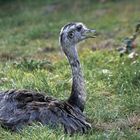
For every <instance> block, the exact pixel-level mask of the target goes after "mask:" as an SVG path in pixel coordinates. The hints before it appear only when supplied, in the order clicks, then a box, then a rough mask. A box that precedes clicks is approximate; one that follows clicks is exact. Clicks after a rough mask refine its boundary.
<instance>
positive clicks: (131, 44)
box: [117, 23, 140, 58]
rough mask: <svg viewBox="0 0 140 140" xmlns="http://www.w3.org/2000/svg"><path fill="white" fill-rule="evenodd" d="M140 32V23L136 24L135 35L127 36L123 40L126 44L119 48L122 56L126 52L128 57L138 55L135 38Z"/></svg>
mask: <svg viewBox="0 0 140 140" xmlns="http://www.w3.org/2000/svg"><path fill="white" fill-rule="evenodd" d="M139 34H140V23H138V24H137V25H136V27H135V32H134V33H133V35H132V36H130V37H125V39H124V40H123V43H124V45H125V46H124V47H120V48H117V50H118V51H119V53H120V57H122V56H123V55H124V54H128V57H130V58H131V57H132V58H133V56H135V55H137V53H136V52H135V48H136V43H135V40H136V38H137V37H138V35H139Z"/></svg>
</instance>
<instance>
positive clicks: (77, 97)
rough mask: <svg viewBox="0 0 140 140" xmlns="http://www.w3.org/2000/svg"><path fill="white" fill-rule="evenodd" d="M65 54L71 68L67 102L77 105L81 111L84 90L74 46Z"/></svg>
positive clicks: (84, 95)
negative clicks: (69, 93) (69, 90)
mask: <svg viewBox="0 0 140 140" xmlns="http://www.w3.org/2000/svg"><path fill="white" fill-rule="evenodd" d="M65 54H66V56H67V58H68V60H69V63H70V65H71V69H72V90H71V95H70V97H69V99H68V102H69V103H70V104H71V105H73V106H77V107H78V108H79V109H80V110H81V111H83V110H84V105H85V101H86V91H85V82H84V78H83V73H82V70H81V66H80V61H79V58H78V53H77V50H76V47H75V46H71V50H70V51H69V52H68V53H65Z"/></svg>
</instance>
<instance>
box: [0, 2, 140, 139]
mask: <svg viewBox="0 0 140 140" xmlns="http://www.w3.org/2000/svg"><path fill="white" fill-rule="evenodd" d="M1 3H2V4H1V5H0V90H6V89H11V88H20V89H23V88H24V89H29V90H36V91H42V92H45V93H46V94H48V95H51V96H55V97H57V98H59V99H62V100H63V99H66V98H67V97H68V96H69V94H70V90H71V71H70V67H69V65H68V62H67V60H66V59H65V57H64V55H63V54H62V53H61V49H60V46H59V43H58V36H59V31H60V29H61V27H62V26H63V25H64V24H66V23H68V22H71V21H81V22H83V23H85V24H86V25H87V26H88V27H91V28H92V27H93V28H95V29H96V30H97V31H99V32H100V36H99V37H98V38H96V39H94V40H93V39H89V40H87V41H85V42H84V43H82V44H80V47H79V55H80V59H81V62H82V66H83V69H84V77H85V79H86V87H87V93H88V95H87V96H88V98H87V103H86V108H85V113H86V115H87V116H88V118H89V119H90V122H91V123H92V125H93V129H92V130H91V131H90V132H89V133H88V134H85V135H80V134H76V135H74V136H73V137H70V136H68V135H65V134H64V133H63V132H62V130H58V129H57V130H52V129H49V128H48V127H47V126H42V125H41V124H34V125H33V126H28V127H25V129H23V130H22V131H21V132H20V133H11V132H10V131H8V130H4V129H3V128H0V139H1V140H38V139H39V140H49V139H50V140H52V139H53V140H54V139H56V140H59V139H60V140H61V139H66V140H73V139H75V140H78V139H79V140H85V139H87V140H89V139H91V140H93V139H95V140H96V139H97V140H104V139H110V140H122V139H123V140H132V139H133V140H138V139H140V58H139V57H138V58H136V59H135V60H130V59H129V58H128V57H127V56H124V57H122V58H120V56H119V54H118V52H116V51H115V48H116V46H121V45H122V40H123V39H124V38H125V37H126V36H129V35H131V33H132V32H133V30H134V27H135V24H136V23H137V22H138V21H139V20H140V19H139V10H140V8H139V5H140V1H139V0H133V2H132V1H131V0H124V1H117V0H116V1H106V2H104V3H100V2H97V1H91V0H86V1H80V0H77V1H74V0H71V1H65V0H53V1H51V0H47V1H45V0H41V1H38V0H34V1H31V0H25V1H20V0H16V1H11V0H10V1H8V0H7V1H5V2H1ZM139 42H140V39H139V38H138V39H137V43H139ZM139 47H140V45H139V44H138V51H139Z"/></svg>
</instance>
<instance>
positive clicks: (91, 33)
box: [0, 22, 96, 134]
mask: <svg viewBox="0 0 140 140" xmlns="http://www.w3.org/2000/svg"><path fill="white" fill-rule="evenodd" d="M95 35H96V31H95V30H92V29H88V28H87V27H86V26H85V25H84V24H83V23H78V22H76V23H69V24H67V25H65V26H64V27H63V28H62V29H61V31H60V37H59V40H60V45H61V47H62V50H63V51H64V53H65V55H66V57H67V59H68V61H69V64H70V66H71V69H72V90H71V95H70V97H69V98H68V99H67V100H66V101H60V100H57V99H55V98H53V97H48V96H46V95H45V94H43V93H38V92H34V91H28V90H17V89H12V90H7V91H1V92H0V125H1V126H2V127H4V128H6V129H10V130H12V131H19V130H21V129H22V128H23V127H24V126H25V125H30V124H32V123H33V122H40V123H41V124H43V125H49V126H50V127H52V128H56V127H58V126H59V127H61V128H63V129H64V132H65V133H69V134H73V133H77V132H78V133H79V132H80V133H86V132H87V131H88V130H89V129H90V128H91V125H90V123H88V122H87V120H86V117H85V115H84V113H83V110H84V106H85V101H86V91H85V84H84V78H83V74H82V70H81V66H80V61H79V58H78V54H77V48H76V44H77V43H79V42H80V41H82V40H85V39H87V38H94V37H95Z"/></svg>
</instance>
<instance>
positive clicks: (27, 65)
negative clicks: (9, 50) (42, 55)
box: [14, 59, 53, 71]
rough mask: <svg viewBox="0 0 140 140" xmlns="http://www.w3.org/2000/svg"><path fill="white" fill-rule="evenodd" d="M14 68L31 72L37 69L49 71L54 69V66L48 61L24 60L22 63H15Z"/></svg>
mask: <svg viewBox="0 0 140 140" xmlns="http://www.w3.org/2000/svg"><path fill="white" fill-rule="evenodd" d="M14 66H15V67H16V68H18V69H22V70H29V71H33V70H35V69H46V68H47V69H48V70H50V71H51V70H52V69H53V65H52V63H51V62H49V61H47V60H41V61H39V60H33V59H30V60H28V59H23V61H21V62H19V63H18V62H17V63H14Z"/></svg>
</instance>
